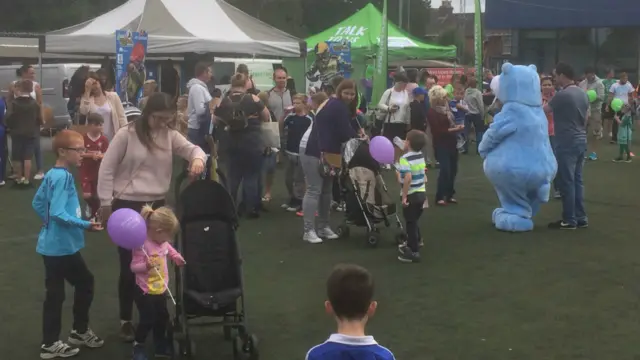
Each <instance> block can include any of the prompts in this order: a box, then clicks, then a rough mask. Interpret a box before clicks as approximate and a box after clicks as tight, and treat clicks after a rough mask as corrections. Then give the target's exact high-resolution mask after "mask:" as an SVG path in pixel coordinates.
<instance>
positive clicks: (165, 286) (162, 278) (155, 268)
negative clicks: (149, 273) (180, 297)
mask: <svg viewBox="0 0 640 360" xmlns="http://www.w3.org/2000/svg"><path fill="white" fill-rule="evenodd" d="M141 249H142V253H143V254H144V256H146V257H147V260H149V261H151V258H150V257H149V254H147V251H146V250H145V249H144V246H143V247H142V248H141ZM153 269H154V270H155V271H156V274H158V276H159V277H160V280H162V282H163V283H164V288H165V290H167V292H168V293H169V297H170V298H171V301H173V305H176V299H175V298H174V297H173V294H172V293H171V290H170V289H169V283H167V280H165V279H164V276H162V274H161V273H160V270H158V268H157V267H155V266H154V267H153Z"/></svg>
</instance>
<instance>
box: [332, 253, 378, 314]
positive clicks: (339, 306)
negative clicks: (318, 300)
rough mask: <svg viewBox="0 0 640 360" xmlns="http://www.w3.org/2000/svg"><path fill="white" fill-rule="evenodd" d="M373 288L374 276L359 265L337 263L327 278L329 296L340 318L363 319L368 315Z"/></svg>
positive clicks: (335, 312)
mask: <svg viewBox="0 0 640 360" xmlns="http://www.w3.org/2000/svg"><path fill="white" fill-rule="evenodd" d="M373 290H374V285H373V277H372V276H371V274H370V273H369V271H367V269H365V268H363V267H361V266H358V265H353V264H342V265H337V266H336V267H335V268H333V271H332V272H331V275H329V279H328V280H327V297H328V299H329V302H330V303H331V307H332V308H333V312H334V314H335V315H336V317H337V318H339V319H344V320H362V319H363V318H364V317H365V316H367V312H368V311H369V307H370V306H371V302H372V301H373Z"/></svg>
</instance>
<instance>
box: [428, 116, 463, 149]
mask: <svg viewBox="0 0 640 360" xmlns="http://www.w3.org/2000/svg"><path fill="white" fill-rule="evenodd" d="M427 121H428V122H429V127H430V128H431V135H432V137H433V147H434V148H442V149H447V150H453V151H455V150H456V133H455V132H451V131H449V128H450V127H451V121H450V120H449V117H448V116H447V115H445V114H441V113H439V112H437V111H436V110H434V109H433V108H429V111H428V112H427Z"/></svg>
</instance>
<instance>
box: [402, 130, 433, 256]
mask: <svg viewBox="0 0 640 360" xmlns="http://www.w3.org/2000/svg"><path fill="white" fill-rule="evenodd" d="M424 145H425V137H424V133H423V132H421V131H418V130H411V131H409V133H408V134H407V140H405V142H404V151H405V154H404V155H402V157H401V158H400V159H399V160H398V163H397V164H396V170H397V174H398V182H400V184H401V185H402V191H401V193H400V195H401V196H402V214H403V216H404V220H405V222H406V224H405V229H406V231H407V243H406V244H403V245H401V246H400V247H399V248H398V250H399V251H400V255H399V256H398V260H400V261H402V262H404V263H415V262H420V252H419V250H420V239H421V236H420V228H419V226H418V220H420V216H421V215H422V211H423V209H424V204H425V201H426V200H427V194H426V191H427V189H426V183H427V175H426V174H425V167H426V165H425V162H424V156H423V155H422V153H421V149H422V148H423V147H424Z"/></svg>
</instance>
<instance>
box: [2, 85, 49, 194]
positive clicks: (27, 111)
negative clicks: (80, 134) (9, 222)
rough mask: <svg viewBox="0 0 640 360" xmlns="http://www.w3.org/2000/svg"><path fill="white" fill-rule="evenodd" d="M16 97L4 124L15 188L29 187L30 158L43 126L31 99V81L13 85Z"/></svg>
mask: <svg viewBox="0 0 640 360" xmlns="http://www.w3.org/2000/svg"><path fill="white" fill-rule="evenodd" d="M15 88H16V91H17V94H18V96H17V97H16V98H15V99H14V100H13V103H12V106H11V112H10V113H9V115H8V116H7V119H6V124H7V127H8V128H9V129H10V130H11V140H12V142H11V158H12V160H13V166H14V171H15V174H16V185H17V186H23V187H26V186H30V184H31V183H30V181H29V179H30V178H31V158H32V157H33V155H34V151H35V149H36V141H39V132H40V126H41V125H42V124H43V121H42V113H41V111H40V106H39V105H38V102H37V101H36V100H35V99H34V98H32V97H31V92H33V81H31V80H21V81H18V82H17V83H16V84H15Z"/></svg>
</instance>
